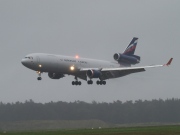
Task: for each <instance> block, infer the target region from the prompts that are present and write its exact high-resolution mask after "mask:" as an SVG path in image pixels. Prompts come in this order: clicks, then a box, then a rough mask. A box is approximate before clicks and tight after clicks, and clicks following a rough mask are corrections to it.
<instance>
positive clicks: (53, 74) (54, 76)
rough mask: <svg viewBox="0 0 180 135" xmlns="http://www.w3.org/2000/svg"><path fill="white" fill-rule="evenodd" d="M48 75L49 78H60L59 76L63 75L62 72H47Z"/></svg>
mask: <svg viewBox="0 0 180 135" xmlns="http://www.w3.org/2000/svg"><path fill="white" fill-rule="evenodd" d="M48 76H49V78H51V79H60V78H62V77H64V75H63V74H59V73H48Z"/></svg>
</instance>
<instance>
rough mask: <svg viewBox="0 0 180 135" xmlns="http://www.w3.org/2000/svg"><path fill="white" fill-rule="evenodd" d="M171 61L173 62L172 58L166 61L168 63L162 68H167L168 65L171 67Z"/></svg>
mask: <svg viewBox="0 0 180 135" xmlns="http://www.w3.org/2000/svg"><path fill="white" fill-rule="evenodd" d="M172 60H173V58H171V59H170V60H169V61H168V63H167V64H165V65H164V66H169V65H171V62H172Z"/></svg>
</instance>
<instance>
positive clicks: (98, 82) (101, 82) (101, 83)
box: [96, 80, 106, 85]
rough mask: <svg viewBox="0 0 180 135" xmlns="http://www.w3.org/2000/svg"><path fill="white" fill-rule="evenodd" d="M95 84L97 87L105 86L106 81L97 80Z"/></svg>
mask: <svg viewBox="0 0 180 135" xmlns="http://www.w3.org/2000/svg"><path fill="white" fill-rule="evenodd" d="M96 84H97V85H106V81H101V80H100V81H99V80H97V82H96Z"/></svg>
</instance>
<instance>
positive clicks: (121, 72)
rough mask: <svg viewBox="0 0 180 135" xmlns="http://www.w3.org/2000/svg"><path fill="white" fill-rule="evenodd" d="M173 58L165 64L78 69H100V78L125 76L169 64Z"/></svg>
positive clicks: (83, 69) (85, 69) (84, 69)
mask: <svg viewBox="0 0 180 135" xmlns="http://www.w3.org/2000/svg"><path fill="white" fill-rule="evenodd" d="M172 60H173V58H171V59H170V60H169V61H168V62H167V63H166V64H163V65H150V66H140V67H119V68H101V69H99V68H82V69H80V71H88V70H100V71H101V72H102V79H103V80H105V79H109V78H116V77H121V76H125V75H128V74H131V73H137V72H143V71H145V69H147V68H156V67H163V66H169V65H170V64H171V62H172Z"/></svg>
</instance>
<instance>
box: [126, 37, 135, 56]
mask: <svg viewBox="0 0 180 135" xmlns="http://www.w3.org/2000/svg"><path fill="white" fill-rule="evenodd" d="M137 41H138V38H136V37H134V38H133V39H132V40H131V42H130V43H129V45H128V46H127V48H126V49H125V51H124V52H123V54H125V55H134V52H135V50H136V46H137Z"/></svg>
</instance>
